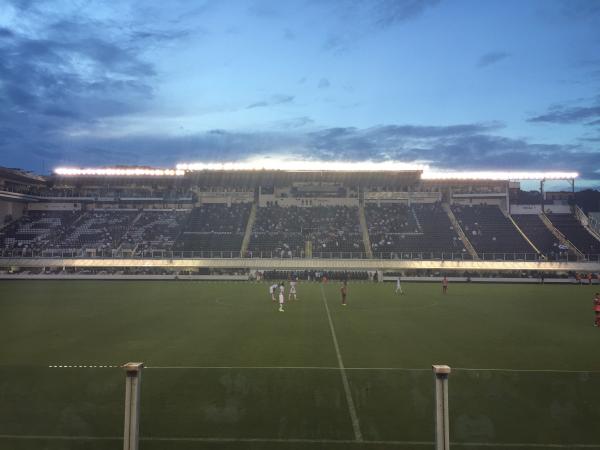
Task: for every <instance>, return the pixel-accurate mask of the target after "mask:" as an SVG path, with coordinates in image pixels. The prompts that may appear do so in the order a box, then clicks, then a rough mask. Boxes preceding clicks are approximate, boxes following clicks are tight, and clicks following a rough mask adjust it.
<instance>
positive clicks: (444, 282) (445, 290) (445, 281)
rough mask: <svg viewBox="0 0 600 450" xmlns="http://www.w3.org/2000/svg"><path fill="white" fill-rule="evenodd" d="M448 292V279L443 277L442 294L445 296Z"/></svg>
mask: <svg viewBox="0 0 600 450" xmlns="http://www.w3.org/2000/svg"><path fill="white" fill-rule="evenodd" d="M447 292H448V278H446V277H445V276H444V279H443V280H442V293H444V294H446V293H447Z"/></svg>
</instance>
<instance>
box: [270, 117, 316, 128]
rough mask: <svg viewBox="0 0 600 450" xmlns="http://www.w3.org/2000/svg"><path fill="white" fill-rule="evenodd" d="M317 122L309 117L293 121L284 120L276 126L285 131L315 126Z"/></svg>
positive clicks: (296, 118) (295, 118) (297, 118)
mask: <svg viewBox="0 0 600 450" xmlns="http://www.w3.org/2000/svg"><path fill="white" fill-rule="evenodd" d="M314 123H315V121H314V120H313V119H311V118H310V117H308V116H302V117H294V118H293V119H288V120H283V121H281V122H278V123H277V124H276V125H277V126H279V127H281V128H283V129H294V128H301V127H305V126H307V125H312V124H314Z"/></svg>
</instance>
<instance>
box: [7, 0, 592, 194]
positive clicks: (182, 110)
mask: <svg viewBox="0 0 600 450" xmlns="http://www.w3.org/2000/svg"><path fill="white" fill-rule="evenodd" d="M264 155H266V156H275V157H292V158H295V159H299V158H311V159H322V160H333V159H334V160H343V161H362V160H375V161H386V160H395V161H404V162H426V163H428V164H430V165H431V166H433V167H436V168H441V169H457V170H476V169H481V170H521V171H524V170H536V171H537V170H569V171H578V172H580V173H581V174H582V178H584V179H586V180H589V181H588V183H589V184H591V185H600V0H565V1H563V0H556V1H553V0H540V1H524V0H522V1H516V0H515V1H511V0H503V1H480V0H472V1H466V0H439V1H438V0H370V1H369V0H362V1H359V0H297V1H266V0H248V1H241V0H240V1H234V0H207V1H189V2H185V1H177V0H175V1H168V2H165V1H136V2H134V1H122V0H120V1H114V2H113V1H94V0H79V1H43V0H38V1H34V0H12V1H11V0H0V165H3V166H10V167H21V168H24V169H30V170H34V171H38V172H40V171H46V172H47V171H49V170H50V169H51V168H52V167H55V166H58V165H75V166H100V165H103V166H106V165H116V164H144V165H154V166H166V167H172V166H174V165H175V164H177V163H180V162H199V161H236V160H243V159H246V158H250V157H256V156H264ZM582 183H584V184H585V182H583V181H582Z"/></svg>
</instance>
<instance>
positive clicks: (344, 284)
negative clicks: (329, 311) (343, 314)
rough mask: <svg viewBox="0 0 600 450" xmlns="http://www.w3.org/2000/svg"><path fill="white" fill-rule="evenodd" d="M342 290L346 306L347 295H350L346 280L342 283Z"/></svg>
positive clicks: (343, 304)
mask: <svg viewBox="0 0 600 450" xmlns="http://www.w3.org/2000/svg"><path fill="white" fill-rule="evenodd" d="M340 292H341V294H342V306H346V295H348V285H347V284H346V282H345V281H344V283H343V284H342V288H341V289H340Z"/></svg>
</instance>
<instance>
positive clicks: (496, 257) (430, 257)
mask: <svg viewBox="0 0 600 450" xmlns="http://www.w3.org/2000/svg"><path fill="white" fill-rule="evenodd" d="M479 257H480V259H481V260H482V261H549V262H580V261H600V254H590V255H584V256H583V257H581V256H578V255H571V254H556V255H552V256H548V257H544V256H541V255H538V254H537V253H516V252H512V253H480V254H479ZM0 258H32V259H35V258H57V259H214V258H219V259H232V258H251V259H311V258H312V259H369V258H368V255H367V253H366V252H313V253H312V256H311V257H310V258H307V257H306V255H305V253H304V251H299V252H292V253H291V254H290V253H285V254H284V253H282V252H280V251H247V252H245V253H244V254H242V253H241V252H240V251H239V250H236V251H233V250H203V251H187V250H181V251H176V250H144V251H135V252H133V251H131V250H89V249H87V250H85V249H84V250H82V249H44V250H42V249H39V250H35V249H3V250H0ZM373 259H381V260H415V261H472V260H473V257H472V256H471V255H470V254H468V253H466V252H459V253H455V252H374V253H373Z"/></svg>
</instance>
